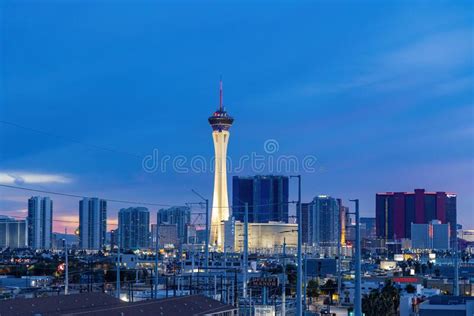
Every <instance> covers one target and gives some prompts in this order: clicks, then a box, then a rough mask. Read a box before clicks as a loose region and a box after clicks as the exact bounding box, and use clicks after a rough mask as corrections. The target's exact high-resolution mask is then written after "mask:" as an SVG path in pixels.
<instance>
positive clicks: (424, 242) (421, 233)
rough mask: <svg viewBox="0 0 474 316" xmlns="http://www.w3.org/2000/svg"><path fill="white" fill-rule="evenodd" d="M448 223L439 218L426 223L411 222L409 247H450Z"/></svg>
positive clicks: (444, 248) (441, 248) (440, 248)
mask: <svg viewBox="0 0 474 316" xmlns="http://www.w3.org/2000/svg"><path fill="white" fill-rule="evenodd" d="M449 230H450V228H449V225H448V224H442V223H441V221H439V220H432V221H430V223H428V224H414V223H412V224H411V245H412V246H411V247H412V248H413V249H435V250H448V249H450V240H449Z"/></svg>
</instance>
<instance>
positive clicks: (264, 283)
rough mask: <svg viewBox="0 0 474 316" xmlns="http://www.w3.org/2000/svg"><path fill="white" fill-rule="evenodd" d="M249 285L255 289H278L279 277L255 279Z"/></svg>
mask: <svg viewBox="0 0 474 316" xmlns="http://www.w3.org/2000/svg"><path fill="white" fill-rule="evenodd" d="M249 285H250V286H253V287H277V286H278V278H277V277H253V278H251V279H250V281H249Z"/></svg>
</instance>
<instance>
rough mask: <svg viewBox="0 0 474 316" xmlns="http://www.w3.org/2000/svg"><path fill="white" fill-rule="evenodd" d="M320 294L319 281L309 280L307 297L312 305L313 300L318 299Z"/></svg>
mask: <svg viewBox="0 0 474 316" xmlns="http://www.w3.org/2000/svg"><path fill="white" fill-rule="evenodd" d="M320 294H321V289H320V288H319V281H318V280H317V279H311V280H309V282H308V285H307V287H306V295H307V296H308V297H309V298H310V300H311V303H313V298H318V297H319V295H320Z"/></svg>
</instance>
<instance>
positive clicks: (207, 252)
mask: <svg viewBox="0 0 474 316" xmlns="http://www.w3.org/2000/svg"><path fill="white" fill-rule="evenodd" d="M191 191H192V192H193V193H194V194H196V195H197V196H198V197H199V198H201V199H202V200H203V201H204V202H205V203H206V236H205V242H206V245H205V247H206V248H205V250H204V251H205V259H204V260H206V263H205V264H204V270H206V274H207V276H209V234H210V231H209V199H206V198H204V197H203V196H202V195H201V194H199V193H198V192H196V190H191ZM201 205H202V204H201ZM208 280H209V278H208ZM208 294H209V293H208V291H206V295H208Z"/></svg>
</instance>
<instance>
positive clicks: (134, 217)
mask: <svg viewBox="0 0 474 316" xmlns="http://www.w3.org/2000/svg"><path fill="white" fill-rule="evenodd" d="M118 215H119V216H118V220H119V234H120V244H121V245H122V247H121V248H123V249H140V248H148V247H149V245H150V212H149V211H148V209H147V208H146V207H129V208H123V209H121V210H120V211H119V214H118Z"/></svg>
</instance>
